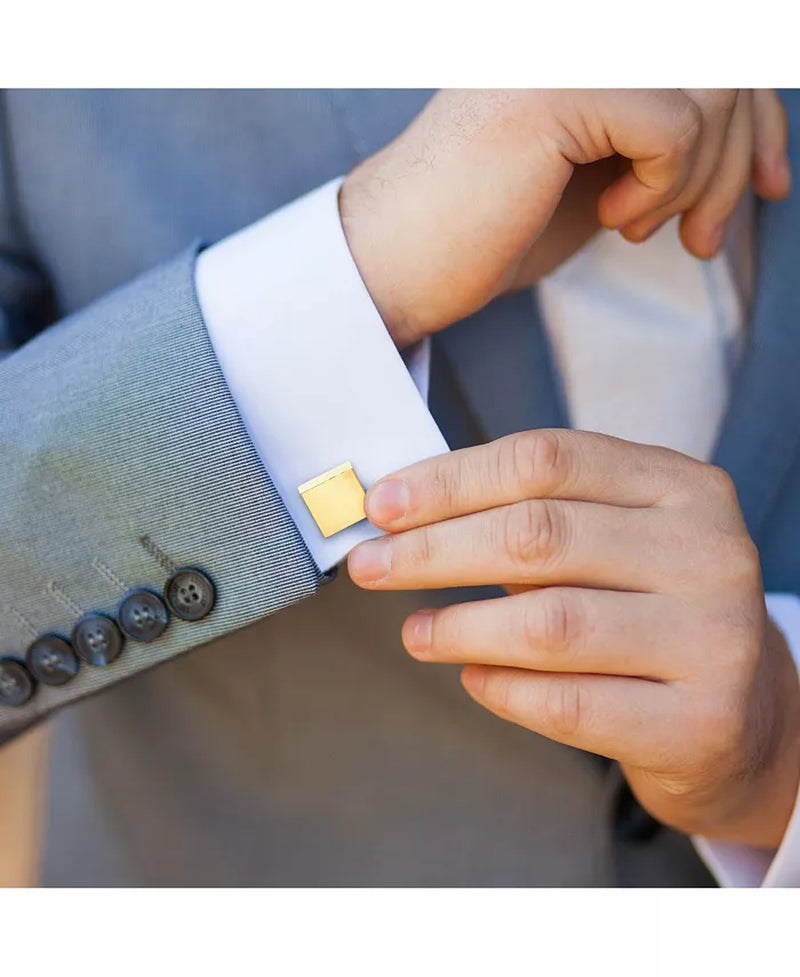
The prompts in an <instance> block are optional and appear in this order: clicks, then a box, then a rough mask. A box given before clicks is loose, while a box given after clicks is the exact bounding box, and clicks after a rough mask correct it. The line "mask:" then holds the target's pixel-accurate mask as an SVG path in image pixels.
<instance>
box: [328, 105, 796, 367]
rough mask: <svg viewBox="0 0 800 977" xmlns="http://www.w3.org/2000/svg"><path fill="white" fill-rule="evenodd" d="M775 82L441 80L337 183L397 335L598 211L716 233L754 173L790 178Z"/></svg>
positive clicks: (493, 286)
mask: <svg viewBox="0 0 800 977" xmlns="http://www.w3.org/2000/svg"><path fill="white" fill-rule="evenodd" d="M786 139H787V135H786V118H785V112H784V109H783V106H782V104H781V102H780V99H779V98H778V96H777V95H776V94H775V93H774V92H773V91H771V90H759V91H755V92H754V91H751V90H743V91H737V90H731V89H725V90H685V91H681V90H657V91H634V90H618V91H598V90H577V91H566V90H554V89H535V90H521V89H515V90H467V91H463V90H462V91H454V90H450V91H441V92H439V93H437V94H436V95H435V96H434V97H433V98H432V99H431V101H430V102H429V103H428V104H427V105H426V107H425V108H424V109H423V111H422V112H421V113H420V114H419V115H418V116H417V117H416V119H414V120H413V121H412V123H411V124H410V125H409V126H408V128H407V129H406V130H405V131H404V132H402V133H401V134H400V135H399V136H398V137H397V138H396V139H395V140H394V141H393V142H391V143H390V144H389V145H388V146H386V147H385V148H383V149H382V150H380V151H379V152H378V153H376V154H375V155H373V156H371V157H369V158H368V159H366V160H365V161H364V162H363V163H361V164H360V165H359V166H357V167H356V168H355V169H354V170H353V172H352V173H351V174H350V175H349V176H348V177H347V179H346V180H345V181H344V183H343V185H342V188H341V191H340V195H339V209H340V215H341V220H342V226H343V228H344V232H345V236H346V238H347V242H348V245H349V247H350V250H351V252H352V255H353V258H354V260H355V263H356V265H357V267H358V269H359V271H360V273H361V276H362V278H363V280H364V283H365V285H366V287H367V289H368V291H369V293H370V295H371V297H372V299H373V301H374V302H375V305H376V306H377V308H378V311H379V312H380V314H381V316H382V318H383V321H384V322H385V323H386V326H387V329H388V330H389V333H390V334H391V336H392V338H393V339H394V341H395V343H396V344H397V346H398V347H401V348H402V347H404V346H406V345H409V344H410V343H413V342H415V341H416V340H418V339H420V338H421V337H423V336H425V335H429V334H430V333H433V332H436V331H438V330H440V329H443V328H445V327H446V326H448V325H451V324H452V323H454V322H457V321H458V320H459V319H462V318H464V317H465V316H468V315H471V314H472V313H474V312H477V311H478V310H479V309H480V308H482V307H483V306H484V305H486V304H487V303H488V302H489V301H491V299H493V298H495V297H496V296H497V295H500V294H502V293H503V292H506V291H511V290H514V289H519V288H523V287H525V286H528V285H531V284H533V283H534V282H536V281H538V280H539V279H540V278H541V277H542V276H543V275H544V274H546V273H547V272H548V271H551V270H552V269H553V268H555V267H557V265H559V264H560V263H561V262H563V261H564V260H566V258H568V257H569V256H570V255H571V254H573V253H574V252H575V251H576V250H577V249H578V248H579V247H581V245H583V244H584V243H585V242H586V241H587V240H588V239H589V237H591V235H592V234H593V233H594V232H595V231H596V230H597V229H598V227H600V226H601V224H602V225H604V226H605V227H607V228H618V229H619V230H620V232H621V233H622V234H623V235H624V236H625V237H626V238H628V239H629V240H631V241H642V240H644V239H645V238H647V237H648V236H649V235H650V234H652V233H653V232H654V231H655V230H656V229H657V227H659V226H660V225H661V224H663V223H664V221H666V220H668V219H669V218H670V217H673V216H675V215H677V214H681V215H683V216H682V218H681V237H682V240H683V243H684V245H685V246H686V248H687V249H688V250H689V251H690V252H691V253H692V254H694V255H696V256H698V257H701V258H708V257H711V256H713V255H714V254H715V253H716V252H717V251H718V250H719V248H720V247H721V245H722V243H723V240H724V235H725V228H726V223H727V220H728V218H729V217H730V216H731V214H732V212H733V210H734V209H735V207H736V204H737V203H738V201H739V199H740V198H741V196H742V194H743V193H744V192H745V190H746V189H747V187H748V186H749V185H752V186H753V188H754V190H755V191H756V192H757V193H758V194H760V195H761V196H762V197H766V198H770V199H778V198H781V197H783V196H785V195H786V194H787V193H788V192H789V187H790V182H791V174H790V170H789V163H788V159H787V155H786Z"/></svg>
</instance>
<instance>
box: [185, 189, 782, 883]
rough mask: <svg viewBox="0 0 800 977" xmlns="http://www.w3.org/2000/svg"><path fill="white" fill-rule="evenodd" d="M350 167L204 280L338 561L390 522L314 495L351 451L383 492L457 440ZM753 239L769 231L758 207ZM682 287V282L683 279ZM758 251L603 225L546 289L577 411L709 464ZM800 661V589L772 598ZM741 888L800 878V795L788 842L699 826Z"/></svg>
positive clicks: (259, 438) (233, 376)
mask: <svg viewBox="0 0 800 977" xmlns="http://www.w3.org/2000/svg"><path fill="white" fill-rule="evenodd" d="M340 184H341V180H333V181H331V182H330V183H328V184H326V185H325V186H323V187H321V188H319V189H318V190H315V191H313V192H312V193H310V194H307V195H306V196H305V197H302V198H301V199H299V200H297V201H295V202H294V203H292V204H289V205H288V206H286V207H283V208H281V209H280V210H278V211H276V212H275V213H273V214H270V215H269V216H267V217H265V218H263V219H262V220H260V221H258V222H257V223H255V224H253V225H251V226H250V227H248V228H245V229H244V230H243V231H240V232H239V233H237V234H234V235H232V236H231V237H228V238H226V239H224V240H223V241H221V242H219V243H218V244H216V245H214V246H213V247H211V248H209V249H208V250H206V251H204V252H203V253H202V254H201V255H200V257H199V259H198V262H197V268H196V285H197V293H198V298H199V302H200V307H201V309H202V312H203V315H204V318H205V321H206V324H207V326H208V331H209V334H210V337H211V341H212V344H213V346H214V350H215V352H216V355H217V357H218V359H219V362H220V365H221V367H222V370H223V373H224V374H225V378H226V380H227V382H228V385H229V387H230V390H231V394H232V396H233V398H234V400H235V401H236V403H237V406H238V407H239V410H240V413H241V415H242V418H243V421H244V423H245V426H246V427H247V430H248V433H249V435H250V437H251V439H252V441H253V444H254V446H255V448H256V450H257V451H258V454H259V457H260V458H261V460H262V462H263V463H264V466H265V468H266V469H267V471H268V472H269V473H270V475H271V477H272V480H273V482H274V483H275V486H276V488H277V490H278V491H279V493H280V495H281V497H282V499H283V501H284V503H285V505H286V507H287V509H288V511H289V513H290V514H291V516H292V518H293V519H294V520H295V522H296V523H297V526H298V528H299V530H300V532H301V534H302V536H303V538H304V540H305V542H306V545H307V546H308V549H309V552H310V553H311V555H312V557H313V559H314V560H315V562H316V563H317V565H318V566H319V568H320V569H321V570H328V569H330V568H331V567H333V566H334V565H336V564H337V563H338V562H340V561H341V560H342V559H343V558H344V557H345V556H346V554H347V553H348V552H349V550H350V549H351V548H352V547H353V546H354V545H355V544H356V543H358V542H360V541H361V540H363V539H367V538H369V537H371V536H375V535H378V531H377V530H375V529H374V527H372V526H371V525H370V524H369V523H367V522H366V521H364V522H361V523H358V524H357V525H355V526H351V527H350V528H348V529H345V530H343V531H342V532H340V533H337V534H336V535H334V536H331V537H329V538H327V539H325V538H323V536H322V535H321V533H320V531H319V529H318V528H317V526H316V524H315V522H314V521H313V519H312V518H311V516H310V514H309V512H308V510H307V508H306V506H305V503H304V502H303V501H302V499H301V497H300V494H299V492H298V488H297V487H298V486H299V485H300V484H302V483H303V482H305V481H307V480H309V479H311V478H313V477H315V476H316V475H319V474H321V473H322V472H325V471H327V470H328V469H330V468H332V467H334V466H336V465H338V464H340V463H342V462H344V461H349V462H350V463H351V464H352V465H353V467H354V468H355V470H356V473H357V475H358V476H359V478H360V480H361V481H362V483H363V484H364V486H365V487H369V486H370V485H371V484H372V483H373V482H375V481H376V480H377V479H378V478H380V477H381V476H383V475H386V474H388V473H389V472H391V471H394V470H396V469H398V468H400V467H402V466H404V465H408V464H411V463H412V462H414V461H418V460H420V459H422V458H426V457H430V456H432V455H435V454H440V453H442V452H444V451H446V450H447V445H446V443H445V441H444V438H443V437H442V435H441V433H440V431H439V429H438V427H437V425H436V423H435V421H434V420H433V417H432V416H431V414H430V412H429V411H428V408H427V374H428V349H427V344H425V343H423V344H420V346H418V347H417V348H415V349H414V350H412V351H411V352H410V353H409V354H408V355H406V356H405V357H401V356H400V354H399V353H398V352H397V350H396V349H395V347H394V344H393V343H392V341H391V339H390V338H389V335H388V333H387V331H386V329H385V328H384V326H383V323H382V321H381V319H380V317H379V315H378V312H377V310H376V309H375V307H374V305H373V304H372V301H371V300H370V297H369V294H368V292H367V290H366V288H365V287H364V284H363V282H362V280H361V277H360V275H359V273H358V270H357V268H356V266H355V264H354V262H353V260H352V257H351V255H350V252H349V250H348V247H347V242H346V240H345V237H344V233H343V231H342V228H341V223H340V220H339V211H338V199H337V198H338V189H339V186H340ZM737 220H738V221H739V224H740V226H739V227H738V229H737V235H736V239H737V240H738V241H739V243H740V244H741V242H742V241H745V243H748V242H751V241H752V227H751V220H752V211H751V210H748V209H747V206H745V207H743V208H741V209H740V211H739V213H738V215H737ZM678 283H679V285H678ZM751 287H752V246H748V247H744V248H740V249H739V251H738V254H734V253H733V252H728V253H726V254H724V255H722V256H720V257H718V258H716V259H714V260H713V261H711V262H700V261H697V260H696V259H694V258H692V257H691V256H690V255H688V254H687V253H686V251H684V250H683V248H682V247H681V245H680V242H679V240H678V236H677V230H676V224H675V222H671V223H669V224H668V225H666V226H665V227H664V228H662V229H661V230H660V231H659V232H658V233H656V234H655V235H653V237H652V238H650V240H649V241H647V242H646V243H645V244H641V245H631V244H628V243H627V242H625V241H624V240H623V239H622V238H621V237H620V236H619V235H618V234H614V233H611V232H601V233H600V234H598V235H597V236H596V237H595V238H594V239H593V240H592V241H591V242H590V243H589V244H588V245H587V246H586V247H585V248H583V249H582V250H581V251H580V252H578V254H576V255H575V256H574V257H573V258H572V259H570V261H568V262H566V263H565V264H564V265H562V266H561V267H560V268H559V269H557V270H556V271H555V272H554V273H553V274H552V275H550V276H549V277H548V278H547V279H545V281H543V282H542V283H541V284H540V288H539V299H540V304H541V309H542V315H543V320H544V324H545V328H546V330H547V332H548V335H549V338H550V342H551V345H552V348H553V351H554V354H555V359H556V362H557V364H558V368H559V372H560V375H561V379H562V383H563V385H564V390H565V394H566V399H567V403H568V408H569V412H570V419H571V423H572V425H573V426H574V427H576V428H580V429H583V430H594V431H600V432H603V433H607V434H613V435H615V436H617V437H622V438H627V439H629V440H633V441H640V442H645V443H650V444H663V445H666V446H668V447H672V448H675V449H677V450H679V451H683V452H685V453H687V454H690V455H692V456H694V457H696V458H699V459H702V460H707V459H708V458H709V456H710V453H711V451H712V448H713V444H714V441H715V438H716V435H717V431H718V428H719V425H720V423H721V420H722V418H723V416H724V413H725V410H726V407H727V402H728V397H729V392H730V383H731V378H732V376H733V371H734V368H735V366H736V362H737V359H738V355H739V352H740V350H741V348H742V346H743V342H744V331H745V323H746V311H747V310H746V307H747V304H748V303H749V299H750V291H751ZM767 605H768V609H769V613H770V616H771V617H772V619H773V620H774V621H775V623H776V624H777V625H778V626H779V627H780V628H781V629H782V630H783V632H784V634H785V635H786V638H787V641H788V643H789V645H790V647H791V650H792V653H793V655H794V656H795V661H796V662H800V600H798V598H797V597H795V596H794V595H792V594H788V595H768V597H767ZM694 841H695V844H696V846H697V848H698V851H699V852H700V854H701V856H702V857H703V858H704V859H705V860H706V862H707V864H708V865H709V868H710V869H711V871H712V872H714V874H715V875H716V876H717V878H718V880H719V881H720V882H721V883H722V884H724V885H739V886H742V885H762V884H763V885H800V803H798V805H797V807H796V808H795V812H794V815H793V818H792V821H791V823H790V825H789V827H788V829H787V832H786V835H785V837H784V839H783V842H782V845H781V847H780V849H779V850H778V851H777V852H774V851H762V850H760V849H754V848H749V847H746V846H742V845H734V844H723V843H720V842H714V841H709V840H707V839H702V838H696V839H694Z"/></svg>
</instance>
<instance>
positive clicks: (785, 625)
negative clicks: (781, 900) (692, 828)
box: [692, 594, 800, 888]
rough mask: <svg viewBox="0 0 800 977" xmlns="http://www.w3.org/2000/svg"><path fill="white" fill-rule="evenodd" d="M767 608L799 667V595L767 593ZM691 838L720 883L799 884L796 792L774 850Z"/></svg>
mask: <svg viewBox="0 0 800 977" xmlns="http://www.w3.org/2000/svg"><path fill="white" fill-rule="evenodd" d="M767 612H768V613H769V616H770V617H771V618H772V620H773V621H774V622H775V624H776V625H777V626H778V627H779V628H780V630H781V631H782V632H783V635H784V637H785V638H786V643H787V645H788V646H789V650H790V651H791V653H792V657H793V658H794V662H795V665H797V666H798V668H800V599H798V597H797V596H796V595H795V594H767ZM692 841H693V842H694V845H695V848H696V849H697V851H698V853H699V854H700V857H701V858H702V859H703V861H704V862H705V863H706V865H707V866H708V869H709V871H710V872H711V873H712V875H714V877H715V878H716V879H717V881H718V882H719V884H720V885H724V886H738V887H749V888H756V887H759V886H764V887H782V886H800V794H798V798H797V799H796V800H795V806H794V812H793V813H792V817H791V820H790V821H789V825H788V827H787V828H786V833H785V834H784V836H783V841H782V842H781V845H780V848H778V850H777V851H768V850H765V849H760V848H753V847H750V846H748V845H737V844H734V843H732V842H724V841H713V840H711V839H709V838H700V837H695V838H693V839H692Z"/></svg>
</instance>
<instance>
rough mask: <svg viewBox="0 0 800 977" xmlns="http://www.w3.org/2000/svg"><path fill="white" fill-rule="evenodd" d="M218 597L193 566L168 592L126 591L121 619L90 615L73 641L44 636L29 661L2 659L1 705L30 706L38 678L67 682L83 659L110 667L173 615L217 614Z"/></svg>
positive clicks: (199, 616)
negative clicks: (131, 645)
mask: <svg viewBox="0 0 800 977" xmlns="http://www.w3.org/2000/svg"><path fill="white" fill-rule="evenodd" d="M216 599H217V595H216V590H215V588H214V584H213V583H212V582H211V580H210V579H209V577H208V576H207V575H206V574H205V573H203V571H202V570H197V569H196V568H194V567H187V568H184V569H182V570H178V571H177V572H176V573H175V574H173V576H172V577H170V579H169V580H168V581H167V584H166V586H165V587H164V591H163V595H159V594H157V593H156V592H155V591H153V590H147V589H145V588H139V589H137V590H133V591H131V592H130V593H129V594H126V595H125V596H124V597H123V598H122V600H121V601H120V605H119V607H118V609H117V615H116V620H114V618H112V617H109V616H108V615H107V614H99V613H91V614H85V615H84V616H83V617H82V618H80V619H79V620H78V621H77V622H76V624H75V626H74V627H73V629H72V634H71V635H70V638H69V640H67V639H66V638H63V637H61V636H60V635H57V634H43V635H41V636H40V637H38V638H37V639H36V640H35V641H34V642H33V644H31V646H30V647H29V648H28V651H27V653H26V655H25V663H24V664H23V663H22V662H20V661H17V660H16V659H13V658H4V659H0V706H17V707H18V706H24V705H25V703H26V702H28V700H29V699H30V698H31V697H32V696H33V694H34V692H35V691H36V684H37V683H38V682H41V683H42V684H43V685H53V686H60V685H65V684H66V683H67V682H69V681H70V680H71V679H73V678H74V677H75V676H76V675H77V674H78V670H79V668H80V665H81V662H85V663H86V664H87V665H92V666H95V667H102V666H103V665H110V664H111V662H113V661H115V660H116V659H117V658H118V657H119V655H120V654H121V652H122V649H123V648H124V646H125V640H126V639H128V638H129V639H130V640H131V641H140V642H150V641H155V640H156V638H160V637H161V635H162V634H163V633H164V632H165V631H166V630H167V628H168V627H169V621H170V614H174V615H175V617H178V618H180V619H181V620H183V621H201V620H202V619H203V618H204V617H206V616H207V615H208V614H210V613H211V610H212V609H213V607H214V604H215V603H216Z"/></svg>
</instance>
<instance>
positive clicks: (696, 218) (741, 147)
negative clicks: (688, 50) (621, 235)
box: [681, 92, 753, 258]
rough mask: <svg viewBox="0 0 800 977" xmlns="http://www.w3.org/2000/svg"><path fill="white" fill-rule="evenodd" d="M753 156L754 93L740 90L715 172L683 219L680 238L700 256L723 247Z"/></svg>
mask: <svg viewBox="0 0 800 977" xmlns="http://www.w3.org/2000/svg"><path fill="white" fill-rule="evenodd" d="M752 158H753V96H752V92H741V93H740V94H739V98H738V100H737V102H736V108H735V110H734V113H733V117H732V119H731V124H730V126H729V129H728V138H727V140H726V142H725V147H724V149H723V152H722V156H721V157H720V160H719V164H718V166H717V169H716V172H715V173H714V175H713V178H712V179H711V181H710V182H709V184H708V188H707V190H706V192H705V193H704V194H703V195H702V196H701V198H700V199H699V200H698V202H697V203H696V204H694V205H693V206H692V207H691V208H690V209H689V210H688V211H686V213H685V214H684V216H683V219H682V221H681V240H682V241H683V243H684V246H685V247H686V249H687V250H688V251H690V252H691V253H692V254H694V255H696V256H697V257H698V258H712V257H713V256H714V255H715V254H717V252H718V251H719V249H720V248H721V247H722V244H723V241H724V240H725V232H726V230H727V222H728V219H729V218H730V216H731V214H733V212H734V210H735V209H736V207H737V205H738V203H739V201H740V200H741V198H742V195H743V194H744V192H745V191H746V190H747V186H748V184H749V182H750V174H751V172H752Z"/></svg>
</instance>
